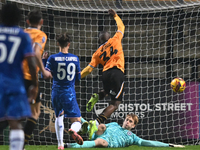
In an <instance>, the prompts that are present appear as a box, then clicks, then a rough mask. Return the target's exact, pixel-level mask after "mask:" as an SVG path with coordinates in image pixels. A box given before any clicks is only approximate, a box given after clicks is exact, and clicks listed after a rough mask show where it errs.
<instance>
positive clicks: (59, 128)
mask: <svg viewBox="0 0 200 150" xmlns="http://www.w3.org/2000/svg"><path fill="white" fill-rule="evenodd" d="M63 119H64V115H62V116H59V117H58V118H56V120H55V129H56V137H57V140H58V146H64V144H63V132H64V122H63Z"/></svg>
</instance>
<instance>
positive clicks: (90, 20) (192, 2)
mask: <svg viewBox="0 0 200 150" xmlns="http://www.w3.org/2000/svg"><path fill="white" fill-rule="evenodd" d="M6 2H12V3H16V4H17V5H18V6H19V7H20V8H21V9H22V10H23V20H22V22H21V23H20V26H21V27H22V28H25V27H27V25H26V22H25V19H26V16H27V13H28V12H29V11H30V10H32V9H40V10H41V11H42V13H43V18H44V25H43V27H42V30H43V31H44V32H45V33H46V34H47V36H48V41H47V44H46V47H45V51H48V52H49V53H50V54H55V53H57V52H58V47H57V46H56V40H55V36H56V35H57V34H60V33H63V32H68V33H69V35H70V36H71V38H72V42H71V45H70V49H69V52H70V53H73V54H76V55H78V57H79V59H80V65H81V69H83V68H84V67H86V66H87V65H88V63H89V62H90V60H91V56H92V54H93V53H94V52H95V50H97V49H98V47H99V45H98V33H99V32H100V31H102V30H106V31H108V32H110V33H111V36H113V35H114V34H115V32H116V31H117V26H116V23H115V21H114V19H113V18H112V17H110V16H109V15H108V9H110V8H112V9H114V10H115V11H116V12H117V13H118V15H119V16H120V17H121V19H122V21H123V22H124V25H125V34H124V38H123V40H122V45H123V50H124V56H125V85H124V92H125V93H124V97H123V102H122V104H120V105H119V108H118V110H117V111H116V112H114V113H113V114H112V115H111V117H110V118H109V119H108V120H107V123H109V122H113V121H115V122H118V123H119V124H121V125H122V122H123V119H124V118H125V116H126V114H128V113H135V114H137V115H138V117H139V124H138V125H137V127H136V128H135V129H133V132H134V133H136V134H137V135H138V136H139V137H141V138H144V139H147V140H158V141H163V142H167V143H169V142H173V143H180V144H197V143H198V140H199V138H200V108H199V106H200V99H199V98H200V96H199V93H200V92H199V87H200V86H199V85H200V84H199V77H200V66H199V64H200V2H199V1H198V0H98V1H96V0H46V1H43V0H9V1H7V0H4V1H2V2H0V7H1V6H2V5H3V4H4V3H6ZM101 71H102V66H99V67H98V68H97V69H94V71H93V72H92V73H91V74H90V75H88V77H86V78H84V79H81V81H80V83H76V93H77V101H78V103H79V107H80V109H81V113H82V116H83V117H84V118H85V119H86V120H91V119H93V118H95V117H96V115H98V114H100V113H101V112H102V110H103V109H104V108H105V107H106V106H108V104H109V100H110V98H109V97H107V98H106V99H105V100H101V101H98V103H97V104H96V105H95V107H94V109H93V110H92V112H86V103H87V101H88V100H89V99H90V96H91V95H92V93H94V92H98V91H99V90H100V89H102V87H103V85H102V82H101V78H102V77H101V75H102V73H101ZM176 77H181V78H183V79H184V80H185V81H186V89H185V91H184V92H182V93H174V92H173V91H172V90H171V88H170V82H171V80H172V79H173V78H176ZM51 83H52V82H51V80H43V79H41V78H40V88H41V98H42V106H41V115H40V119H39V123H38V125H37V128H36V129H35V130H34V136H33V140H31V141H30V144H35V145H39V144H47V145H49V144H56V142H57V141H56V134H55V129H54V121H55V114H54V111H53V109H52V105H51ZM69 127H70V123H69V121H68V120H67V119H65V129H66V130H67V129H69ZM64 139H65V142H74V141H73V140H72V139H70V137H69V136H68V135H67V133H65V135H64ZM84 139H85V140H87V136H84ZM3 140H4V139H3V138H1V137H0V141H2V142H1V143H3V142H4V141H3ZM4 143H5V142H4Z"/></svg>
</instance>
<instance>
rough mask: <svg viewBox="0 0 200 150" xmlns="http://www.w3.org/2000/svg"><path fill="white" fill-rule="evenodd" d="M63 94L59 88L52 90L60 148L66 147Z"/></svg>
mask: <svg viewBox="0 0 200 150" xmlns="http://www.w3.org/2000/svg"><path fill="white" fill-rule="evenodd" d="M61 95H62V94H61V93H60V92H59V90H56V89H54V90H52V93H51V101H52V107H53V109H54V111H55V115H56V120H55V129H56V137H57V141H58V149H64V143H63V134H64V121H63V120H64V111H63V109H62V103H61V102H60V101H62V96H61Z"/></svg>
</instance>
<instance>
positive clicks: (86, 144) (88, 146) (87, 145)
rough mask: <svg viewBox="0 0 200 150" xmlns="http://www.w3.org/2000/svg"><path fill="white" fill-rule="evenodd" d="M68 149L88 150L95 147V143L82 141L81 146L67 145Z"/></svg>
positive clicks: (75, 144)
mask: <svg viewBox="0 0 200 150" xmlns="http://www.w3.org/2000/svg"><path fill="white" fill-rule="evenodd" d="M68 146H69V148H90V147H95V141H84V142H83V145H79V144H77V143H69V145H68Z"/></svg>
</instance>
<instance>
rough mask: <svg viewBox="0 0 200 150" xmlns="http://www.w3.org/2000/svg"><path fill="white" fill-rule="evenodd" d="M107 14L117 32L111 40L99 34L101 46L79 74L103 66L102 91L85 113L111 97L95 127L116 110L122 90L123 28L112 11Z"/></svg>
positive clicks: (106, 35)
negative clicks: (112, 20) (110, 16)
mask: <svg viewBox="0 0 200 150" xmlns="http://www.w3.org/2000/svg"><path fill="white" fill-rule="evenodd" d="M108 13H109V14H110V15H112V16H113V17H114V19H115V21H116V23H117V27H118V30H117V32H116V33H115V35H114V36H113V37H112V38H110V34H109V33H108V32H105V31H102V32H100V34H99V43H100V44H101V46H100V47H99V48H98V49H97V51H96V52H95V53H94V54H93V55H92V60H91V62H90V63H89V65H88V66H87V67H86V68H84V69H83V70H82V72H81V78H84V77H85V76H87V75H88V74H89V73H91V72H92V70H93V69H94V68H95V67H97V65H98V64H102V65H103V73H102V80H103V89H104V90H103V91H101V92H99V93H98V94H93V95H92V97H91V99H90V101H89V102H88V104H87V111H91V110H92V108H93V106H94V105H95V103H96V102H97V101H98V100H99V99H100V100H101V99H103V98H104V97H105V96H106V95H107V94H109V95H110V97H111V103H110V105H109V106H108V107H107V108H105V109H104V110H103V112H102V114H100V115H99V116H98V117H97V118H96V120H94V122H96V125H97V126H98V125H99V124H100V123H103V122H104V121H105V120H107V118H108V117H110V115H111V114H112V113H113V112H114V111H115V110H116V109H117V108H118V106H119V104H120V103H121V101H122V96H123V89H124V53H123V50H122V44H121V40H122V38H123V35H124V30H125V26H124V24H123V22H122V20H121V19H120V18H119V16H118V15H117V14H116V12H115V11H114V10H112V9H110V10H109V11H108ZM90 123H92V121H90ZM93 133H94V130H93V128H91V130H90V132H89V138H91V136H92V134H93Z"/></svg>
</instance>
